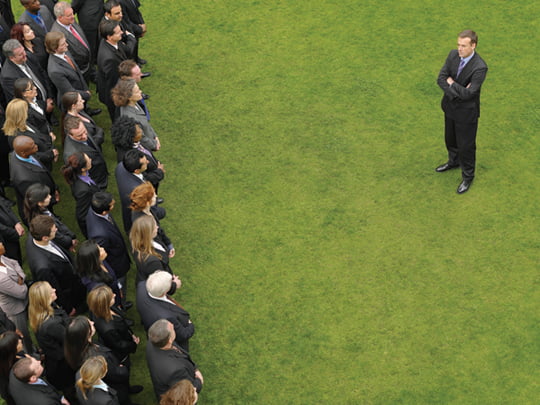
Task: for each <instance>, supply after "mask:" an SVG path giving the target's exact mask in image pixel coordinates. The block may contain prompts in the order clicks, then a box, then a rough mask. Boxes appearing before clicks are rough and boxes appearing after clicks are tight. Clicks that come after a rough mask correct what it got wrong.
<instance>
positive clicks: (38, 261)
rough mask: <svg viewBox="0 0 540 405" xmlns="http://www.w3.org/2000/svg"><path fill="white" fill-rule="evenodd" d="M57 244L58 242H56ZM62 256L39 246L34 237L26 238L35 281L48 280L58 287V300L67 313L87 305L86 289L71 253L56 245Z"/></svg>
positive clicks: (27, 251)
mask: <svg viewBox="0 0 540 405" xmlns="http://www.w3.org/2000/svg"><path fill="white" fill-rule="evenodd" d="M55 245H56V244H55ZM56 248H57V249H58V250H60V251H61V253H62V256H59V255H57V254H55V253H52V252H49V251H48V250H45V249H43V248H41V247H40V246H37V245H36V243H35V241H34V239H33V238H31V237H29V238H28V239H27V240H26V257H27V259H28V267H30V271H31V272H32V278H33V280H34V281H48V282H49V284H50V285H51V286H52V287H53V288H55V289H56V295H57V296H58V299H57V300H56V302H57V303H58V305H60V306H61V307H62V308H63V309H64V310H65V311H66V312H67V313H70V312H71V310H72V309H73V308H76V309H78V310H80V309H81V308H83V307H84V305H85V299H86V294H85V293H86V289H85V288H84V286H83V285H82V283H81V280H80V278H79V276H78V275H76V271H75V264H74V262H73V258H72V257H71V254H70V253H69V252H68V251H67V250H65V249H64V248H62V247H61V246H58V245H56Z"/></svg>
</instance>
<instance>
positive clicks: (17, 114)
mask: <svg viewBox="0 0 540 405" xmlns="http://www.w3.org/2000/svg"><path fill="white" fill-rule="evenodd" d="M27 119H28V103H27V102H26V101H25V100H23V99H20V98H14V99H13V100H11V101H10V102H9V104H8V105H7V107H6V122H5V123H4V127H3V128H2V129H3V130H4V133H5V134H6V135H9V136H15V135H16V132H17V130H19V131H21V132H22V131H26V130H27V126H26V120H27Z"/></svg>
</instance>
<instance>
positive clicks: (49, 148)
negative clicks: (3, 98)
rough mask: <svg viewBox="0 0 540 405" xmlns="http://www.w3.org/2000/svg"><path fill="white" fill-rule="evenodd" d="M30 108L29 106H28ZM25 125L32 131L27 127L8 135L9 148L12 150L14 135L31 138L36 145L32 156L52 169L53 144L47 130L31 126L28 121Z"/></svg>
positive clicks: (48, 168)
mask: <svg viewBox="0 0 540 405" xmlns="http://www.w3.org/2000/svg"><path fill="white" fill-rule="evenodd" d="M29 108H30V107H29ZM26 125H27V127H29V128H32V129H33V131H30V130H29V129H27V130H26V131H19V130H17V131H16V134H15V135H13V136H8V143H9V148H10V150H13V140H14V139H15V137H17V136H20V135H24V136H28V137H30V138H32V139H33V140H34V142H35V144H36V145H37V147H38V150H37V152H36V153H35V154H34V157H35V158H36V159H38V160H39V161H40V162H41V163H43V164H44V165H45V167H46V168H47V170H49V171H50V170H51V169H52V165H53V161H54V152H53V149H54V145H53V143H52V138H51V136H50V134H49V133H48V132H41V131H40V130H39V129H37V128H34V127H32V126H31V125H29V124H28V123H27V124H26Z"/></svg>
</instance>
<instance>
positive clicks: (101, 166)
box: [63, 135, 109, 190]
mask: <svg viewBox="0 0 540 405" xmlns="http://www.w3.org/2000/svg"><path fill="white" fill-rule="evenodd" d="M87 143H88V144H87V145H85V144H84V143H82V142H77V141H74V140H73V139H72V138H71V137H70V136H66V139H65V140H64V154H63V157H64V162H67V160H68V158H69V157H70V156H71V155H72V154H73V153H75V152H83V153H86V154H87V155H88V157H89V158H90V159H92V168H91V169H90V176H91V177H92V180H94V181H95V182H96V184H97V185H98V187H99V188H100V189H101V190H105V189H106V188H107V184H108V182H109V172H108V170H107V163H106V162H105V157H104V156H103V152H102V151H101V148H100V147H99V145H97V144H96V142H95V141H94V140H93V139H92V138H91V136H90V135H89V136H88V141H87ZM92 145H93V146H92Z"/></svg>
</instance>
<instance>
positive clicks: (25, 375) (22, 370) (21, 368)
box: [13, 357, 34, 383]
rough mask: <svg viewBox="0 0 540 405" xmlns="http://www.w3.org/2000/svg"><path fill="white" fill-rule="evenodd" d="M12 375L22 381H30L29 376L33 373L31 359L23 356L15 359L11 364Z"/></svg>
mask: <svg viewBox="0 0 540 405" xmlns="http://www.w3.org/2000/svg"><path fill="white" fill-rule="evenodd" d="M13 375H14V376H15V377H17V379H18V380H19V381H22V382H23V383H27V382H28V381H30V377H32V376H33V375H34V370H33V369H32V359H31V358H29V357H23V358H22V359H20V360H19V361H17V362H16V363H15V364H14V365H13Z"/></svg>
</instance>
